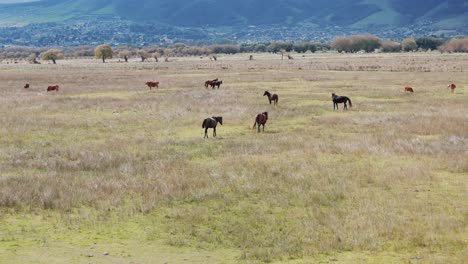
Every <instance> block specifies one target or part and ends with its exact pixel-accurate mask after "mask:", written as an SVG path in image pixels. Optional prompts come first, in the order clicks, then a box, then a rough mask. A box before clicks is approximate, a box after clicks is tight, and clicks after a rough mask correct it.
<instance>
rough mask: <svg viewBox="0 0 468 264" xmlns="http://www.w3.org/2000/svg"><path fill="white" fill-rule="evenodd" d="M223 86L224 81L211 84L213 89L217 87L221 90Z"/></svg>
mask: <svg viewBox="0 0 468 264" xmlns="http://www.w3.org/2000/svg"><path fill="white" fill-rule="evenodd" d="M221 84H223V81H213V82H211V84H210V85H211V88H212V89H214V88H215V86H218V89H219V87H220V86H221Z"/></svg>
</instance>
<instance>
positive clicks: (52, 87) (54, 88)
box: [47, 85, 60, 92]
mask: <svg viewBox="0 0 468 264" xmlns="http://www.w3.org/2000/svg"><path fill="white" fill-rule="evenodd" d="M59 88H60V87H59V86H58V85H53V86H49V87H47V92H50V91H56V92H58V91H59Z"/></svg>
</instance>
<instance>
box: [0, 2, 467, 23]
mask: <svg viewBox="0 0 468 264" xmlns="http://www.w3.org/2000/svg"><path fill="white" fill-rule="evenodd" d="M23 1H24V0H23ZM467 14H468V1H465V0H413V1H408V0H355V1H352V0H351V1H350V0H237V1H232V0H216V1H214V0H140V1H130V0H42V1H35V2H31V3H19V4H6V5H0V23H18V24H25V23H32V22H62V21H69V20H79V19H82V18H83V17H90V16H91V17H106V16H115V17H120V18H123V19H128V20H130V21H134V22H154V23H164V24H168V25H174V26H205V25H210V26H232V25H263V24H283V23H289V24H291V23H298V22H307V23H315V24H319V25H324V24H327V25H338V26H344V25H351V26H355V27H367V26H370V25H387V26H402V25H407V24H411V23H414V22H416V21H418V20H423V19H425V20H431V21H434V22H435V23H438V24H439V26H440V27H450V26H451V27H457V26H466V25H467V22H468V15H467Z"/></svg>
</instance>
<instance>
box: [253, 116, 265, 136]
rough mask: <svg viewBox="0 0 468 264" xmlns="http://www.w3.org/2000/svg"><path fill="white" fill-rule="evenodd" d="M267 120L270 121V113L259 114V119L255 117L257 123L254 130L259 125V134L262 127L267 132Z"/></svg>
mask: <svg viewBox="0 0 468 264" xmlns="http://www.w3.org/2000/svg"><path fill="white" fill-rule="evenodd" d="M267 120H268V112H263V113H260V114H257V117H255V123H254V125H253V127H252V129H254V128H255V126H256V125H257V124H258V133H260V126H263V132H265V124H266V122H267Z"/></svg>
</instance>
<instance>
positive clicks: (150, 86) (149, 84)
mask: <svg viewBox="0 0 468 264" xmlns="http://www.w3.org/2000/svg"><path fill="white" fill-rule="evenodd" d="M145 84H146V85H147V86H148V87H149V88H150V90H151V88H153V87H156V88H159V82H146V83H145Z"/></svg>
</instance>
